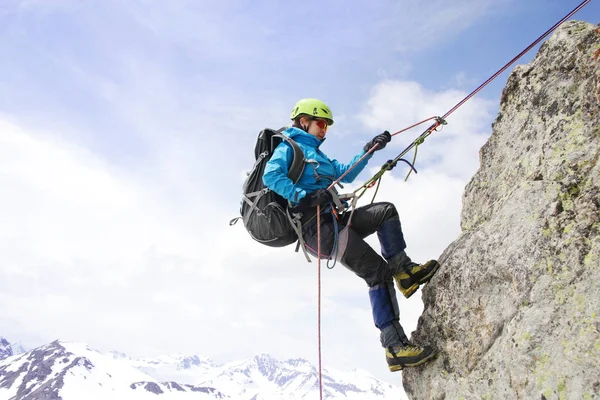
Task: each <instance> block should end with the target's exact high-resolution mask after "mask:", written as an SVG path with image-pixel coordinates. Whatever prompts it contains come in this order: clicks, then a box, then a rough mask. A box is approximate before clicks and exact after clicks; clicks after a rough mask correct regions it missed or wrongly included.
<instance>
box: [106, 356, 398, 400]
mask: <svg viewBox="0 0 600 400" xmlns="http://www.w3.org/2000/svg"><path fill="white" fill-rule="evenodd" d="M112 355H113V357H119V358H120V359H121V360H127V362H128V363H129V364H130V365H132V366H134V367H135V368H137V369H140V370H143V371H144V372H146V373H147V374H148V375H151V376H153V377H155V378H158V379H159V380H173V381H177V382H180V383H181V382H186V383H195V384H199V385H200V386H205V387H214V388H218V389H219V391H220V392H222V393H224V394H225V395H227V396H229V397H230V398H232V399H245V400H251V399H256V400H259V399H315V398H318V397H319V395H318V390H319V380H318V371H317V369H316V368H315V367H314V366H313V365H312V364H310V363H309V362H308V361H306V360H302V359H294V360H287V361H283V362H282V361H278V360H276V359H274V358H272V357H270V356H269V355H267V354H261V355H258V356H256V357H254V358H252V359H249V360H244V361H235V362H231V363H227V364H224V365H218V364H215V363H214V362H212V361H211V360H210V359H207V358H200V357H198V356H191V357H186V356H183V355H172V356H162V357H159V358H157V359H142V360H133V359H130V358H127V357H126V356H124V355H123V354H118V353H112ZM402 395H403V393H402V390H401V389H400V387H398V386H392V385H390V384H388V383H385V382H382V381H380V380H378V379H376V378H374V377H373V376H371V375H370V374H369V373H368V372H366V371H360V370H355V371H352V372H341V371H335V370H331V369H325V370H324V371H323V396H324V398H328V399H378V398H379V399H388V398H396V399H398V398H401V397H402Z"/></svg>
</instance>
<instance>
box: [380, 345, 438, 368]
mask: <svg viewBox="0 0 600 400" xmlns="http://www.w3.org/2000/svg"><path fill="white" fill-rule="evenodd" d="M437 353H438V351H437V350H436V349H435V348H433V347H431V346H423V347H420V346H415V345H414V344H412V343H410V342H408V341H407V342H405V343H404V344H402V345H400V346H390V347H388V348H387V349H386V350H385V358H386V360H387V363H388V367H389V369H390V371H391V372H396V371H400V370H402V369H404V368H405V367H416V366H417V365H421V364H423V363H426V362H427V361H429V360H431V359H433V358H434V357H435V356H436V355H437Z"/></svg>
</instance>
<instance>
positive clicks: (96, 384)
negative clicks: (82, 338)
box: [0, 341, 225, 400]
mask: <svg viewBox="0 0 600 400" xmlns="http://www.w3.org/2000/svg"><path fill="white" fill-rule="evenodd" d="M180 392H182V393H180ZM176 393H177V394H176ZM157 394H162V395H165V396H166V397H163V398H164V399H165V400H170V399H173V398H174V397H172V396H179V397H175V398H177V399H182V400H187V399H190V400H191V399H222V398H225V397H224V395H223V394H222V393H220V392H219V391H218V390H216V389H215V388H211V387H206V386H199V385H179V384H177V383H175V382H169V383H160V382H158V381H157V380H155V379H154V378H152V377H151V376H149V375H147V374H145V373H143V372H141V371H139V370H137V369H135V368H133V367H132V366H131V365H129V363H128V362H127V361H126V360H117V359H115V358H114V357H112V356H109V355H104V354H101V353H100V352H98V351H96V350H94V349H91V348H90V347H89V346H87V345H86V344H85V343H75V342H62V341H54V342H52V343H50V344H47V345H45V346H41V347H38V348H36V349H33V350H31V351H29V352H27V353H24V354H21V355H18V356H15V357H11V358H7V359H5V360H2V361H0V399H5V398H6V399H12V398H19V399H41V398H47V399H63V400H76V399H90V400H100V399H114V400H125V399H132V398H135V399H140V400H146V399H148V400H150V399H155V398H156V397H155V396H156V395H157ZM182 396H184V397H182Z"/></svg>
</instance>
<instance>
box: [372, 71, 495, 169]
mask: <svg viewBox="0 0 600 400" xmlns="http://www.w3.org/2000/svg"><path fill="white" fill-rule="evenodd" d="M467 94H468V93H465V92H462V91H458V90H453V89H450V90H446V91H441V92H436V91H432V90H428V89H426V88H423V87H422V86H421V85H420V84H419V83H417V82H410V81H385V82H382V83H380V84H378V85H377V86H375V87H374V88H373V90H372V92H371V97H370V98H369V100H368V101H367V103H366V105H365V108H364V110H363V112H362V114H361V116H360V119H361V121H362V122H363V123H364V124H365V126H367V127H369V128H371V129H374V130H375V129H376V130H383V129H388V130H389V131H390V132H392V133H393V132H397V131H399V130H401V129H403V128H405V127H408V126H411V125H413V124H415V123H417V122H419V121H422V120H424V119H426V118H429V117H433V116H442V115H444V114H445V113H446V112H448V111H449V110H450V109H452V108H453V107H454V106H455V105H456V104H458V103H459V102H460V101H461V100H462V99H464V98H465V97H466V96H467ZM493 106H494V103H493V102H491V101H489V100H485V99H481V98H477V97H473V98H471V99H470V100H469V101H468V102H466V103H465V104H463V105H462V107H460V108H459V109H458V110H457V111H456V112H454V113H453V114H451V115H450V116H449V117H448V118H447V122H448V125H446V126H443V127H442V129H441V130H439V131H436V132H433V133H432V134H431V135H430V136H429V137H428V138H427V139H426V140H425V142H424V144H423V145H421V146H420V147H419V150H418V158H417V164H416V167H417V170H419V166H420V165H422V164H423V163H424V164H425V165H435V166H436V168H437V169H438V170H440V171H444V172H445V173H446V174H448V175H449V176H457V177H460V178H461V179H469V178H470V177H471V176H472V175H473V173H475V171H476V169H477V167H478V156H477V152H478V150H479V148H481V146H482V145H483V143H484V142H485V140H486V139H487V137H488V136H489V132H490V131H489V127H488V126H486V125H487V124H489V121H491V111H492V109H493ZM432 123H433V121H430V122H427V123H425V124H423V125H420V126H419V127H416V128H413V129H412V130H410V131H406V132H403V133H401V134H399V135H397V136H395V137H394V139H393V141H392V143H391V144H390V145H389V148H388V149H386V155H387V154H390V157H395V156H396V155H397V154H398V153H400V151H402V150H403V149H404V148H406V147H407V146H408V145H409V144H410V143H412V141H413V140H414V139H416V138H417V137H418V136H419V135H420V134H421V133H423V132H424V131H425V130H426V129H427V128H428V127H429V126H431V125H432ZM392 149H393V150H397V153H395V154H391V153H392V151H393V150H392ZM411 154H412V153H409V154H408V155H407V156H406V157H405V158H407V159H408V160H409V161H412V156H411Z"/></svg>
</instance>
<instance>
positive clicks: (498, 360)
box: [403, 21, 600, 399]
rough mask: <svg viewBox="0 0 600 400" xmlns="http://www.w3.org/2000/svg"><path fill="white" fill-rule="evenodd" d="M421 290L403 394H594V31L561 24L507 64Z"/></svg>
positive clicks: (598, 367)
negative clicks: (432, 355)
mask: <svg viewBox="0 0 600 400" xmlns="http://www.w3.org/2000/svg"><path fill="white" fill-rule="evenodd" d="M492 127H493V131H492V135H491V137H490V139H489V140H488V142H487V143H486V144H485V145H484V146H483V147H482V149H481V151H480V164H481V165H480V169H479V170H478V172H477V173H476V174H475V176H474V177H473V179H472V180H471V182H470V183H469V184H468V185H467V187H466V189H465V192H464V195H463V211H462V218H461V227H462V233H461V235H460V237H459V238H458V239H457V240H456V241H454V242H453V243H452V244H451V245H450V246H449V247H448V248H447V249H446V250H445V251H444V253H443V254H442V256H441V257H440V262H441V263H442V268H441V269H440V271H439V272H438V273H437V275H436V276H435V277H434V278H433V279H432V280H431V282H430V283H429V284H428V285H426V286H425V287H424V289H423V301H424V304H425V311H424V312H423V315H422V316H421V318H420V320H419V324H418V328H417V330H416V331H415V332H414V333H413V335H412V339H413V341H415V342H416V343H419V344H433V345H435V346H437V347H438V348H439V349H440V350H441V354H440V356H439V357H438V358H437V359H436V360H435V361H433V362H431V363H429V364H426V365H424V366H421V367H417V368H409V369H406V370H405V371H404V372H403V383H404V388H405V390H406V392H407V394H408V396H409V397H410V398H411V399H503V398H506V399H517V398H519V399H559V398H560V399H562V398H566V399H592V398H600V162H599V158H600V28H599V27H598V26H594V25H592V24H589V23H585V22H578V21H569V22H567V23H565V24H563V25H562V26H561V27H560V28H559V29H558V30H557V31H556V32H555V33H554V34H553V35H552V37H551V38H550V39H549V40H548V41H547V42H545V43H544V44H543V45H542V46H541V48H540V50H539V52H538V54H537V55H536V57H535V58H534V60H533V61H532V62H531V63H530V64H528V65H520V66H517V67H516V68H515V69H514V71H513V72H512V74H511V75H510V77H509V79H508V82H507V85H506V87H505V89H504V91H503V94H502V99H501V105H500V111H499V114H498V116H497V118H496V120H495V121H494V123H493V125H492Z"/></svg>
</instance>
